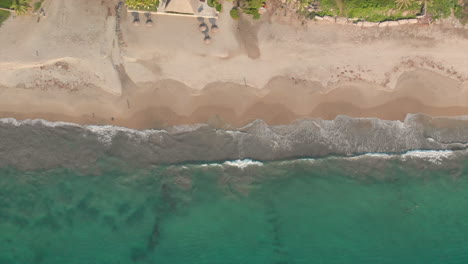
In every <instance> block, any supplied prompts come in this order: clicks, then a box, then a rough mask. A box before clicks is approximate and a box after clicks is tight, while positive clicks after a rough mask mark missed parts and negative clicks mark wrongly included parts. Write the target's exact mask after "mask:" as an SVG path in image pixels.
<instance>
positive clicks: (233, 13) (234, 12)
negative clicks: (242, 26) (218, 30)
mask: <svg viewBox="0 0 468 264" xmlns="http://www.w3.org/2000/svg"><path fill="white" fill-rule="evenodd" d="M229 14H230V15H231V17H232V19H235V20H237V19H239V9H238V8H237V7H233V8H232V9H231V11H230V12H229Z"/></svg>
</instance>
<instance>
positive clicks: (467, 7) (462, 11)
mask: <svg viewBox="0 0 468 264" xmlns="http://www.w3.org/2000/svg"><path fill="white" fill-rule="evenodd" d="M454 13H455V16H456V17H457V18H458V19H459V20H460V22H462V23H463V24H468V0H464V1H463V5H460V6H459V7H458V8H455V12H454Z"/></svg>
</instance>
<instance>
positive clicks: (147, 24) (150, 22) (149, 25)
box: [146, 19, 153, 27]
mask: <svg viewBox="0 0 468 264" xmlns="http://www.w3.org/2000/svg"><path fill="white" fill-rule="evenodd" d="M146 26H147V27H152V26H153V20H152V19H148V20H146Z"/></svg>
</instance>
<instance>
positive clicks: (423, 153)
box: [401, 150, 453, 164]
mask: <svg viewBox="0 0 468 264" xmlns="http://www.w3.org/2000/svg"><path fill="white" fill-rule="evenodd" d="M452 155H453V151H451V150H413V151H408V152H406V153H405V154H403V155H401V159H402V160H406V159H407V158H419V159H423V160H426V161H429V162H432V163H434V164H441V163H442V161H444V160H446V159H448V158H450V157H451V156H452Z"/></svg>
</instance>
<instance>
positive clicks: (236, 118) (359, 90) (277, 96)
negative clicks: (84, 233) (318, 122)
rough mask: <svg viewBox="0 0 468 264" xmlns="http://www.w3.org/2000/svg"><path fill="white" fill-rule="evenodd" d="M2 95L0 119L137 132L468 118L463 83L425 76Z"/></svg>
mask: <svg viewBox="0 0 468 264" xmlns="http://www.w3.org/2000/svg"><path fill="white" fill-rule="evenodd" d="M1 90H2V95H3V96H2V98H4V99H1V98H0V103H1V104H0V116H1V117H12V118H16V119H45V120H49V121H64V122H72V123H77V124H82V125H85V124H96V125H115V126H123V127H128V128H134V129H161V128H166V127H171V126H175V125H190V124H197V123H207V124H210V125H212V126H214V127H219V128H238V127H242V126H245V125H247V124H249V123H251V122H252V121H254V120H256V119H261V120H264V121H265V122H266V123H267V124H269V125H281V124H291V123H292V122H294V121H295V120H298V119H306V118H319V119H324V120H333V119H335V117H336V116H339V115H347V116H350V117H358V118H359V117H363V118H367V117H369V118H379V119H382V120H401V121H402V120H404V119H405V117H406V116H407V114H413V113H422V114H427V115H430V116H463V115H468V82H463V83H462V82H460V81H459V80H456V79H453V78H448V77H445V76H442V75H439V74H436V73H434V72H432V71H428V70H423V69H418V70H414V71H411V72H406V73H403V74H402V75H400V77H399V78H398V80H397V81H396V86H395V87H394V88H392V89H388V88H386V87H384V86H382V85H378V84H375V83H370V82H365V81H346V82H342V83H338V84H334V85H333V86H332V87H324V86H323V85H321V84H320V83H319V82H312V81H305V80H299V79H296V78H290V77H284V76H280V77H275V78H273V79H271V80H270V81H269V82H268V84H267V85H266V86H265V87H263V88H261V89H258V88H254V87H249V86H245V85H240V84H235V83H222V82H218V83H213V84H209V85H207V86H206V87H205V88H204V89H201V90H200V89H193V88H190V87H188V86H186V85H184V84H182V83H180V82H177V81H174V80H163V81H160V82H156V83H146V84H138V85H136V87H134V88H133V89H128V90H127V91H125V92H124V93H123V94H122V95H121V96H115V95H111V94H109V93H107V92H104V91H100V89H97V88H92V87H91V88H87V89H85V90H83V91H76V92H72V93H70V92H68V91H63V90H61V89H60V88H57V87H53V86H52V87H49V89H48V90H42V89H35V88H33V89H25V88H2V89H1ZM446 91H451V92H450V93H447V92H446ZM38 97H39V98H41V99H40V100H37V99H38ZM24 105H27V106H28V107H27V108H25V107H23V106H24Z"/></svg>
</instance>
